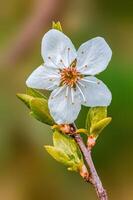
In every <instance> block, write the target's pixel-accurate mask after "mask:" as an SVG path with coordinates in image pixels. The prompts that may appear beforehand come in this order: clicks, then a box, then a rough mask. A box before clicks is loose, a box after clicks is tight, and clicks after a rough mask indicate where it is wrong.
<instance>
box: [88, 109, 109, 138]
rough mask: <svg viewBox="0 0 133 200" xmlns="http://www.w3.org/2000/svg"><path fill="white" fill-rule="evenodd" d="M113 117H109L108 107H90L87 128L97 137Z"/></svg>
mask: <svg viewBox="0 0 133 200" xmlns="http://www.w3.org/2000/svg"><path fill="white" fill-rule="evenodd" d="M110 121H111V118H110V117H107V107H94V108H90V110H89V112H88V115H87V118H86V129H87V130H88V132H89V134H90V135H93V136H94V137H95V138H97V137H98V135H99V134H100V133H101V131H102V130H103V129H104V128H105V127H106V126H107V125H108V124H109V123H110Z"/></svg>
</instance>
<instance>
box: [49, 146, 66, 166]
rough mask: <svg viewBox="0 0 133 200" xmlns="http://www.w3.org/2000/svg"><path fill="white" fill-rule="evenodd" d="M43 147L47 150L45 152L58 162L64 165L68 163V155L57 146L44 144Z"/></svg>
mask: <svg viewBox="0 0 133 200" xmlns="http://www.w3.org/2000/svg"><path fill="white" fill-rule="evenodd" d="M45 149H46V150H47V152H48V153H49V154H50V155H51V156H52V157H53V158H54V159H55V160H57V161H58V162H61V163H62V164H64V165H68V160H69V157H68V156H67V154H65V153H64V152H62V151H61V150H59V149H58V148H56V147H54V146H47V145H46V146H45Z"/></svg>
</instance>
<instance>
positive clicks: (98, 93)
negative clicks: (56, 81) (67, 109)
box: [79, 76, 112, 107]
mask: <svg viewBox="0 0 133 200" xmlns="http://www.w3.org/2000/svg"><path fill="white" fill-rule="evenodd" d="M79 83H80V85H79V87H80V89H81V91H82V93H83V95H84V99H83V98H82V102H83V103H82V104H83V105H85V106H89V107H95V106H108V105H109V104H110V103H111V100H112V95H111V92H110V90H109V89H108V88H107V86H106V85H105V84H104V83H103V82H102V81H100V80H99V79H97V78H96V77H92V76H88V77H84V78H83V79H82V80H81V81H80V82H79Z"/></svg>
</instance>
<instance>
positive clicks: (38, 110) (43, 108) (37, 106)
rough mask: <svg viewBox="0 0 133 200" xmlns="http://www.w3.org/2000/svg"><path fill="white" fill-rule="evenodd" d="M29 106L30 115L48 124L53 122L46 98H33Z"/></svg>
mask: <svg viewBox="0 0 133 200" xmlns="http://www.w3.org/2000/svg"><path fill="white" fill-rule="evenodd" d="M30 106H31V111H32V112H31V115H32V116H33V117H35V118H36V119H38V120H39V121H41V122H43V123H45V124H48V125H50V126H52V125H54V124H55V122H54V120H53V118H52V117H51V115H50V113H49V109H48V102H47V100H46V99H42V98H33V99H32V100H31V102H30Z"/></svg>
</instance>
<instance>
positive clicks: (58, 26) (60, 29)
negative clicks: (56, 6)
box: [52, 21, 62, 32]
mask: <svg viewBox="0 0 133 200" xmlns="http://www.w3.org/2000/svg"><path fill="white" fill-rule="evenodd" d="M52 28H53V29H57V30H58V31H61V32H62V27H61V23H60V22H59V21H58V22H53V23H52Z"/></svg>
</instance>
